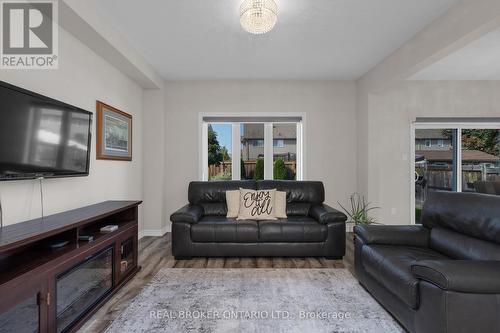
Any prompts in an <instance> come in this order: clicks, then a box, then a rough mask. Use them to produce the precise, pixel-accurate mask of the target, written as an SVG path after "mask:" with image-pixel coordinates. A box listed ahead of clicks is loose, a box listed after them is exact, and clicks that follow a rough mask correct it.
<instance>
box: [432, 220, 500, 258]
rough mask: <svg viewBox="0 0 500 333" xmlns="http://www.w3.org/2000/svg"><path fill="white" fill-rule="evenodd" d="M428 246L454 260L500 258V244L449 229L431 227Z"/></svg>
mask: <svg viewBox="0 0 500 333" xmlns="http://www.w3.org/2000/svg"><path fill="white" fill-rule="evenodd" d="M429 247H430V248H431V249H433V250H435V251H437V252H439V253H441V254H444V255H445V256H447V257H450V258H452V259H456V260H500V245H498V244H496V243H493V242H488V241H484V240H481V239H478V238H474V237H470V236H467V235H464V234H461V233H458V232H456V231H453V230H451V229H445V228H440V227H435V228H432V230H431V237H430V242H429Z"/></svg>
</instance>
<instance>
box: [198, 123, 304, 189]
mask: <svg viewBox="0 0 500 333" xmlns="http://www.w3.org/2000/svg"><path fill="white" fill-rule="evenodd" d="M201 126H202V153H201V156H202V162H203V164H202V168H201V169H202V171H201V174H202V179H203V180H231V179H232V180H240V179H254V180H260V179H297V180H302V179H303V169H302V150H301V149H302V147H303V145H302V126H303V122H302V117H277V118H273V117H225V116H221V117H216V116H213V117H212V116H207V117H202V122H201Z"/></svg>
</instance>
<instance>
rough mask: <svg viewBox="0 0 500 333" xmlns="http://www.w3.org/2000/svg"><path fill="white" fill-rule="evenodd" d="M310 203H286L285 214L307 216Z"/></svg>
mask: <svg viewBox="0 0 500 333" xmlns="http://www.w3.org/2000/svg"><path fill="white" fill-rule="evenodd" d="M309 209H311V204H310V203H307V202H291V203H289V204H287V205H286V215H287V216H304V217H305V216H308V215H309Z"/></svg>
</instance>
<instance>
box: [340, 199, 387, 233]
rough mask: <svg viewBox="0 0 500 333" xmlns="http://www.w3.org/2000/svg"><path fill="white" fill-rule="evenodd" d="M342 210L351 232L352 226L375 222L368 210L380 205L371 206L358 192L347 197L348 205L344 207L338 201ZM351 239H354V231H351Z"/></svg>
mask: <svg viewBox="0 0 500 333" xmlns="http://www.w3.org/2000/svg"><path fill="white" fill-rule="evenodd" d="M338 204H339V206H340V207H341V208H342V210H343V211H344V212H345V213H346V214H347V217H348V220H347V223H348V231H350V232H352V228H353V227H354V226H355V225H359V224H365V225H368V224H376V223H377V221H376V220H375V218H373V217H371V216H370V215H369V212H370V211H372V210H374V209H379V208H380V207H373V206H372V205H371V202H366V200H365V197H364V196H361V195H360V194H359V193H353V194H352V195H351V196H350V197H349V206H348V207H347V208H346V207H344V206H342V204H341V203H340V202H338ZM352 238H353V241H355V236H354V233H352Z"/></svg>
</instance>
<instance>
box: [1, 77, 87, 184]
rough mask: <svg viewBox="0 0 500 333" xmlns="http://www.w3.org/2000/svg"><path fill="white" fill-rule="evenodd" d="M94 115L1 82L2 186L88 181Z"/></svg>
mask: <svg viewBox="0 0 500 333" xmlns="http://www.w3.org/2000/svg"><path fill="white" fill-rule="evenodd" d="M91 126H92V113H91V112H88V111H85V110H82V109H79V108H77V107H74V106H71V105H68V104H65V103H62V102H59V101H56V100H54V99H51V98H48V97H44V96H41V95H38V94H35V93H33V92H29V91H26V90H24V89H21V88H18V87H15V86H12V85H9V84H7V83H4V82H0V180H15V179H33V178H38V177H46V178H53V177H73V176H86V175H88V173H89V164H90V163H89V160H90V140H91Z"/></svg>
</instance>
